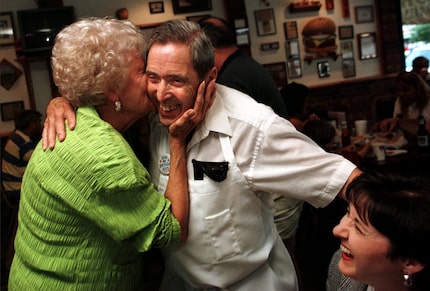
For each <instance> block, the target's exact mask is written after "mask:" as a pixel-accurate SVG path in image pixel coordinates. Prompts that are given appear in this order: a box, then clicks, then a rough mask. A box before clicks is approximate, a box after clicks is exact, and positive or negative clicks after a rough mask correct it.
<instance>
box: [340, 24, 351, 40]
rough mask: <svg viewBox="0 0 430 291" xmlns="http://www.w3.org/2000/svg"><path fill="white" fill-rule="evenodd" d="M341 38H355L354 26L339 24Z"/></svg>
mask: <svg viewBox="0 0 430 291" xmlns="http://www.w3.org/2000/svg"><path fill="white" fill-rule="evenodd" d="M338 33H339V39H340V40H344V39H353V38H354V26H352V25H339V27H338Z"/></svg>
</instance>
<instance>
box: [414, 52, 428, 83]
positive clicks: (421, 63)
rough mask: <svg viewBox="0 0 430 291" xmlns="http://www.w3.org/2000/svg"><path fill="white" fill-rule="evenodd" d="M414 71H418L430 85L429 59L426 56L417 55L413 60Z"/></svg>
mask: <svg viewBox="0 0 430 291" xmlns="http://www.w3.org/2000/svg"><path fill="white" fill-rule="evenodd" d="M412 72H414V73H417V74H418V75H420V76H421V77H423V79H424V80H425V81H426V83H427V84H428V85H429V86H430V74H429V60H428V59H427V58H426V57H422V56H421V57H416V58H415V59H413V61H412Z"/></svg>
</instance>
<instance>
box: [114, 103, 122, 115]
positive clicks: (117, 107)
mask: <svg viewBox="0 0 430 291" xmlns="http://www.w3.org/2000/svg"><path fill="white" fill-rule="evenodd" d="M121 109H122V104H121V101H119V100H117V101H115V111H116V112H120V111H121Z"/></svg>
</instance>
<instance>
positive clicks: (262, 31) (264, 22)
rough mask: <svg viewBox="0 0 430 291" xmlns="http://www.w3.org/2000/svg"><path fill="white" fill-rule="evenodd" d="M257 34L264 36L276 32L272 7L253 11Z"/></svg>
mask: <svg viewBox="0 0 430 291" xmlns="http://www.w3.org/2000/svg"><path fill="white" fill-rule="evenodd" d="M254 16H255V24H256V26H257V35H258V36H266V35H272V34H276V22H275V13H274V10H273V8H268V9H261V10H256V11H254Z"/></svg>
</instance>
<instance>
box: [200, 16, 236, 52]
mask: <svg viewBox="0 0 430 291" xmlns="http://www.w3.org/2000/svg"><path fill="white" fill-rule="evenodd" d="M211 20H218V21H219V22H221V25H215V24H214V23H213V22H211ZM199 25H200V27H201V28H202V29H203V31H204V32H205V33H206V35H207V36H208V37H209V39H210V40H211V42H212V46H213V47H214V48H223V47H229V46H232V45H236V33H235V30H234V27H233V26H232V25H231V24H230V23H228V22H227V21H226V20H224V19H222V18H219V17H214V16H207V17H204V18H202V19H200V20H199Z"/></svg>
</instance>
